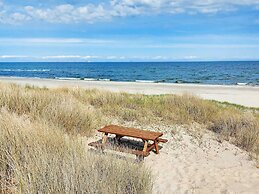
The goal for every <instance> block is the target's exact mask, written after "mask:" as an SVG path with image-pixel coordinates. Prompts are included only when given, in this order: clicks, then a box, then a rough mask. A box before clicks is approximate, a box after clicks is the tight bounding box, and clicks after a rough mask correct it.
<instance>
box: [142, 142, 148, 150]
mask: <svg viewBox="0 0 259 194" xmlns="http://www.w3.org/2000/svg"><path fill="white" fill-rule="evenodd" d="M147 146H148V141H147V140H145V141H144V148H143V152H145V153H146V152H147Z"/></svg>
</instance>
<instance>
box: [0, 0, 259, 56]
mask: <svg viewBox="0 0 259 194" xmlns="http://www.w3.org/2000/svg"><path fill="white" fill-rule="evenodd" d="M225 60H259V0H120V1H119V0H103V1H100V0H44V1H37V0H0V61H225Z"/></svg>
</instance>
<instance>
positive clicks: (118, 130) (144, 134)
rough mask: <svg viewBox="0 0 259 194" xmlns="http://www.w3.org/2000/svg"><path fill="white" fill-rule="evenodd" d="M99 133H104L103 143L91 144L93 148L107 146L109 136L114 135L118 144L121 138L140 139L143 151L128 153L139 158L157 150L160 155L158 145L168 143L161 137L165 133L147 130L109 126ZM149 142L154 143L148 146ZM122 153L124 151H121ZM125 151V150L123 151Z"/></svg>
mask: <svg viewBox="0 0 259 194" xmlns="http://www.w3.org/2000/svg"><path fill="white" fill-rule="evenodd" d="M98 131H99V132H101V133H103V134H104V135H103V137H102V143H101V144H100V143H90V144H89V145H91V146H96V147H97V146H105V145H106V143H107V139H108V135H109V134H114V135H116V137H115V140H116V142H120V140H121V138H122V137H124V136H126V137H132V138H138V139H142V141H143V142H144V145H143V150H142V151H140V150H128V152H130V153H133V154H135V155H137V156H144V157H146V156H148V155H149V153H150V151H151V150H152V149H154V148H155V153H156V154H159V147H158V143H159V142H162V143H165V142H167V140H166V139H162V138H161V136H162V135H163V133H161V132H153V131H147V130H141V129H136V128H131V127H122V126H117V125H108V126H105V127H103V128H101V129H99V130H98ZM148 141H153V143H152V144H148ZM121 151H122V149H121ZM123 151H125V150H123Z"/></svg>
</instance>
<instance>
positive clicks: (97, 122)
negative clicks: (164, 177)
mask: <svg viewBox="0 0 259 194" xmlns="http://www.w3.org/2000/svg"><path fill="white" fill-rule="evenodd" d="M0 110H1V111H0V141H1V145H0V184H1V185H0V189H2V191H9V190H10V191H14V192H17V193H19V192H22V193H35V192H34V191H40V192H42V193H53V192H54V193H76V192H77V193H81V192H82V191H87V192H88V193H148V192H150V190H151V179H150V174H149V173H148V172H147V171H146V169H145V168H144V167H143V166H141V164H132V163H130V162H127V161H121V160H119V159H116V158H111V157H108V156H100V155H93V154H91V153H88V152H87V151H86V149H85V146H84V144H83V142H82V137H83V136H84V137H85V136H86V137H90V136H91V135H92V134H93V131H94V130H95V129H97V128H99V127H101V126H103V125H105V124H108V123H111V122H112V121H113V120H114V119H116V120H117V121H119V122H121V123H123V122H124V121H134V122H137V123H139V124H141V125H143V126H144V125H147V124H151V123H155V124H158V125H159V124H170V125H175V124H189V125H191V124H192V123H199V124H201V125H202V126H204V127H206V128H207V129H209V130H212V131H214V132H215V133H218V134H220V135H221V136H222V137H224V138H225V139H226V140H229V141H230V142H232V143H234V144H235V145H237V146H239V147H241V148H242V149H245V150H247V151H249V152H251V153H255V154H258V155H259V114H258V110H257V109H248V108H245V107H242V108H239V107H236V106H233V105H228V104H222V103H218V102H213V101H209V100H201V99H199V98H197V97H195V96H189V95H183V96H177V95H132V94H127V93H111V92H105V91H98V90H84V89H80V88H70V89H68V88H59V89H47V88H37V87H31V86H26V87H21V86H17V85H13V84H0Z"/></svg>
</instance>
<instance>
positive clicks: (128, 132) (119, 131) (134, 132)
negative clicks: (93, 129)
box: [98, 125, 163, 141]
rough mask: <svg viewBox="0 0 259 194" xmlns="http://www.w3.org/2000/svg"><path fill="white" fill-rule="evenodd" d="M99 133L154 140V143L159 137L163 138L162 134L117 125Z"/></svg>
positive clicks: (107, 127)
mask: <svg viewBox="0 0 259 194" xmlns="http://www.w3.org/2000/svg"><path fill="white" fill-rule="evenodd" d="M98 131H99V132H103V133H111V134H116V135H120V136H128V137H135V138H141V139H143V140H152V141H154V140H156V139H157V138H158V137H161V136H162V135H163V133H160V132H153V131H146V130H140V129H136V128H128V127H121V126H117V125H108V126H105V127H103V128H101V129H99V130H98Z"/></svg>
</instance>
